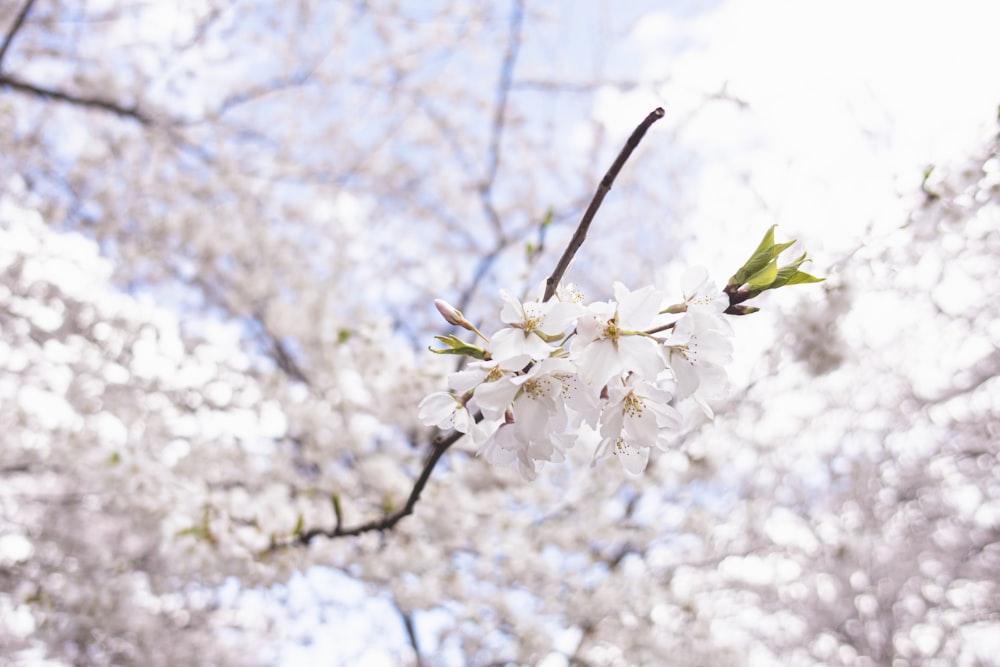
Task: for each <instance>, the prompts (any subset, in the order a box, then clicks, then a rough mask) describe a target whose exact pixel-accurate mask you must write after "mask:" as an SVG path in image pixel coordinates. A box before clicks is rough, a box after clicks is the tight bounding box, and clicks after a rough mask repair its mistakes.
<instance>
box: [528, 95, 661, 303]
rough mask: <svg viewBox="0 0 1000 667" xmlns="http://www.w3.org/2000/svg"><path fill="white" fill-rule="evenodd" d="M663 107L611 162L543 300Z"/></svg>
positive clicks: (649, 118) (642, 126) (563, 270)
mask: <svg viewBox="0 0 1000 667" xmlns="http://www.w3.org/2000/svg"><path fill="white" fill-rule="evenodd" d="M664 113H665V112H664V111H663V107H656V108H655V109H653V110H652V111H650V112H649V115H648V116H646V118H645V119H644V120H643V121H642V122H641V123H639V126H638V127H636V128H635V130H633V131H632V134H631V136H629V138H628V141H626V142H625V146H624V147H623V148H622V150H621V152H620V153H618V157H616V158H615V161H614V162H613V163H612V164H611V168H610V169H608V173H606V174H605V175H604V178H602V179H601V182H600V184H599V185H598V186H597V192H595V193H594V198H593V199H591V200H590V206H588V207H587V210H586V211H585V212H584V214H583V219H581V220H580V224H579V226H577V228H576V232H574V233H573V238H572V239H570V242H569V245H568V246H566V251H565V252H564V253H563V255H562V257H560V258H559V263H558V264H556V270H555V271H553V272H552V275H551V276H549V278H548V280H546V281H545V296H544V298H542V301H548V300H549V299H551V298H552V295H553V294H555V293H556V287H558V286H559V281H560V280H562V277H563V274H564V273H566V269H567V268H569V263H570V262H571V261H573V257H574V255H576V252H577V251H578V250H579V249H580V246H582V245H583V241H584V239H586V238H587V230H588V229H590V223H591V222H592V221H593V220H594V216H595V215H596V214H597V209H599V208H600V207H601V202H603V201H604V197H605V195H607V194H608V192H609V191H610V190H611V186H612V184H613V183H614V182H615V178H617V177H618V172H620V171H621V169H622V167H623V166H624V165H625V162H626V160H628V159H629V156H630V155H632V151H634V150H635V148H636V146H638V145H639V142H640V141H642V137H643V136H644V135H645V134H646V130H648V129H649V128H650V126H652V124H653V123H655V122H656V121H658V120H660V119H661V118H663V115H664Z"/></svg>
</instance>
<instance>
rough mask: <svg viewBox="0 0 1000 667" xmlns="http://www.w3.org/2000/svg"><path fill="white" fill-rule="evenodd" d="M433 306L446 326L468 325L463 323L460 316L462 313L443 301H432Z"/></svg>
mask: <svg viewBox="0 0 1000 667" xmlns="http://www.w3.org/2000/svg"><path fill="white" fill-rule="evenodd" d="M434 306H435V307H436V308H437V309H438V312H439V313H441V317H443V318H444V319H445V321H446V322H448V324H454V325H455V326H458V327H464V326H465V325H466V324H468V323H467V322H466V321H465V317H463V316H462V312H461V311H460V310H458V308H455V306H453V305H451V304H450V303H448V302H447V301H445V300H444V299H434Z"/></svg>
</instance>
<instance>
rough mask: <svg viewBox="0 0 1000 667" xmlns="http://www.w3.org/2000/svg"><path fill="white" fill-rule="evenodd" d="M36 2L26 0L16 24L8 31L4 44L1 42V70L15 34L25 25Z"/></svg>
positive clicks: (15, 20)
mask: <svg viewBox="0 0 1000 667" xmlns="http://www.w3.org/2000/svg"><path fill="white" fill-rule="evenodd" d="M33 4H35V0H26V2H25V3H24V6H23V7H21V11H20V12H19V13H18V15H17V17H16V18H15V19H14V24H13V25H11V27H10V30H8V31H7V36H6V37H4V39H3V44H0V71H3V59H4V56H6V55H7V49H9V48H10V45H11V42H13V41H14V36H15V35H16V34H17V31H18V30H20V29H21V26H22V25H24V19H25V18H27V16H28V12H29V11H31V5H33Z"/></svg>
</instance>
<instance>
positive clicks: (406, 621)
mask: <svg viewBox="0 0 1000 667" xmlns="http://www.w3.org/2000/svg"><path fill="white" fill-rule="evenodd" d="M393 606H395V607H396V612H397V613H398V614H399V617H400V618H401V619H402V620H403V627H404V628H405V629H406V636H407V637H408V638H409V640H410V646H412V647H413V653H414V655H415V656H416V662H415V663H414V664H415V665H416V667H423V664H424V660H423V658H422V657H421V655H420V645H419V644H418V643H417V629H416V627H415V626H414V625H413V616H412V614H408V613H406V611H405V610H404V609H403V608H402V607H400V606H399V603H398V602H395V601H393Z"/></svg>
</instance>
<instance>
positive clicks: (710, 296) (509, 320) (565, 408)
mask: <svg viewBox="0 0 1000 667" xmlns="http://www.w3.org/2000/svg"><path fill="white" fill-rule="evenodd" d="M681 287H682V292H683V297H682V300H681V301H680V302H679V303H678V302H675V301H672V300H670V299H669V298H668V297H667V295H666V293H665V292H663V291H661V290H659V289H657V288H655V287H653V286H647V287H643V288H641V289H638V290H634V291H632V290H629V289H628V288H627V287H625V286H624V285H622V284H621V283H615V285H614V300H612V301H606V302H595V303H590V304H586V303H584V302H583V299H582V297H581V295H580V294H579V293H578V292H576V291H575V290H574V289H573V288H572V287H568V288H562V289H559V290H557V291H556V294H555V298H554V299H551V300H549V301H541V300H536V301H526V302H524V303H522V302H520V301H519V300H518V299H516V298H515V297H513V296H511V295H510V294H507V293H501V294H502V296H503V300H504V306H503V310H502V311H501V319H502V321H503V322H504V323H505V324H506V325H507V326H506V327H504V328H502V329H500V330H499V331H497V332H496V333H494V334H493V335H492V336H490V337H487V336H484V335H483V334H482V333H481V332H480V331H479V330H478V329H476V328H475V327H474V326H473V325H472V324H471V323H470V322H468V321H467V320H465V318H464V317H463V316H462V314H461V313H460V312H458V311H457V310H455V309H454V308H452V307H451V306H449V305H448V304H447V303H445V302H443V301H436V302H435V304H436V305H437V307H438V310H439V311H440V312H441V314H442V315H443V316H444V317H445V319H446V320H448V321H449V322H450V323H451V324H455V325H458V326H461V327H463V328H465V329H467V330H469V331H472V332H474V333H475V334H476V335H477V336H478V337H479V339H480V340H481V342H482V343H483V345H482V346H479V345H472V344H469V343H465V342H463V341H461V340H459V339H458V338H456V337H454V336H438V337H437V338H438V340H440V341H442V342H443V343H445V344H446V345H447V346H448V349H446V350H436V351H437V352H441V353H447V354H460V355H466V356H470V357H473V358H474V359H476V361H474V362H472V363H470V364H468V365H467V366H466V367H465V368H464V369H462V370H460V371H458V372H455V373H452V374H451V375H450V376H449V386H450V387H451V388H452V391H448V392H445V391H441V392H435V393H432V394H430V395H429V396H427V397H426V398H424V400H423V401H422V402H421V403H420V408H419V417H420V419H421V421H423V422H424V423H425V424H427V425H429V426H437V427H439V428H442V429H455V430H457V431H460V432H462V433H466V434H468V435H469V436H470V437H471V438H472V440H473V442H474V443H475V445H476V446H477V447H478V448H479V452H480V454H481V455H482V456H484V457H485V458H486V460H487V461H489V462H490V463H493V464H496V465H506V466H513V467H517V468H518V469H519V470H520V472H521V474H522V475H523V476H524V477H525V478H527V479H533V478H534V477H535V475H536V473H537V471H538V469H539V467H540V465H541V462H543V461H552V462H556V461H562V460H564V459H565V452H566V450H567V449H568V448H569V447H572V446H573V445H574V444H576V442H577V440H578V439H580V437H581V435H582V434H583V433H584V432H587V431H589V432H591V433H597V434H598V435H599V437H600V442H599V444H598V446H597V451H596V453H595V457H594V461H595V462H596V461H597V460H599V459H602V458H604V457H607V456H611V455H613V456H615V457H617V459H618V460H619V461H620V462H621V464H622V466H624V468H625V469H626V470H627V471H628V472H630V473H633V474H638V473H641V472H642V471H643V470H644V469H645V468H646V464H647V462H648V461H649V455H650V450H651V448H652V447H654V446H655V447H659V448H661V449H663V448H666V447H667V445H668V444H669V443H670V441H671V439H672V437H673V436H675V435H676V434H677V433H678V432H679V430H680V429H681V427H682V425H683V421H684V419H683V417H682V414H681V412H680V411H679V410H678V407H677V406H678V404H679V403H680V402H681V401H686V400H690V401H693V402H694V403H695V404H697V405H699V406H700V407H701V408H702V409H703V410H704V411H705V413H706V414H707V415H708V416H709V417H711V416H712V410H711V407H710V406H709V403H708V401H707V400H706V399H710V398H715V397H718V396H719V395H720V393H721V392H722V390H723V389H724V388H725V385H726V371H725V368H724V366H725V364H726V363H728V362H729V360H730V359H731V356H732V345H731V343H730V340H729V339H730V337H731V336H732V328H731V326H730V325H729V323H728V322H727V321H726V318H727V316H726V315H725V314H724V311H725V310H726V308H727V307H729V304H730V300H729V298H728V297H727V295H726V294H725V293H724V292H723V291H721V290H718V289H716V287H715V285H714V284H713V283H712V282H711V281H709V279H708V275H707V272H706V271H704V270H692V271H689V272H688V273H687V274H686V275H685V276H684V278H683V280H682V283H681Z"/></svg>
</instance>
